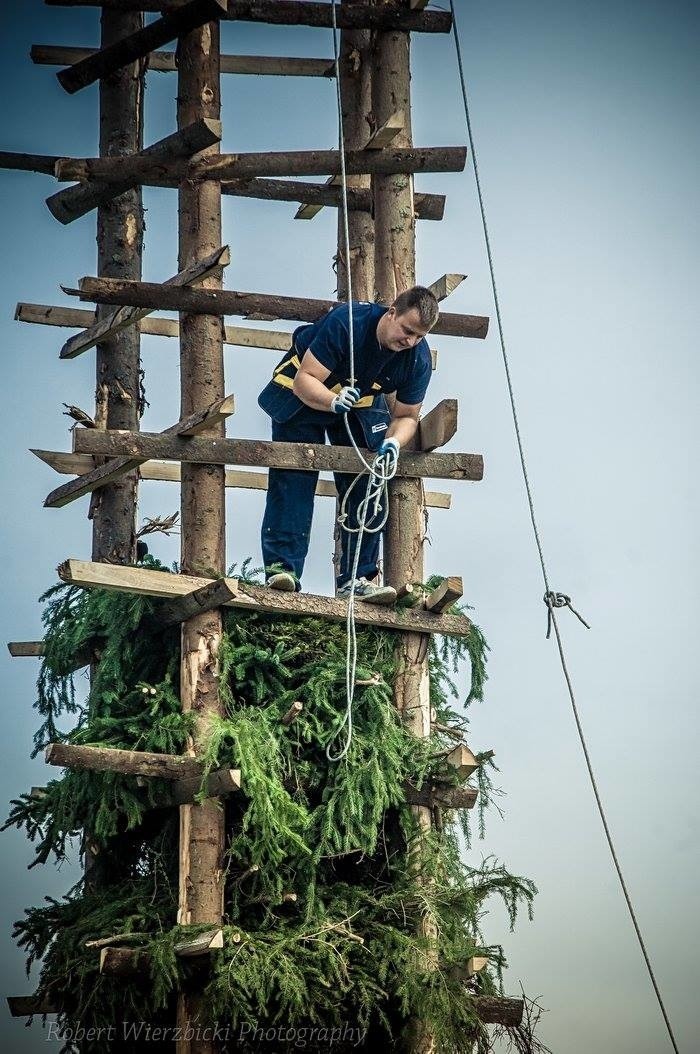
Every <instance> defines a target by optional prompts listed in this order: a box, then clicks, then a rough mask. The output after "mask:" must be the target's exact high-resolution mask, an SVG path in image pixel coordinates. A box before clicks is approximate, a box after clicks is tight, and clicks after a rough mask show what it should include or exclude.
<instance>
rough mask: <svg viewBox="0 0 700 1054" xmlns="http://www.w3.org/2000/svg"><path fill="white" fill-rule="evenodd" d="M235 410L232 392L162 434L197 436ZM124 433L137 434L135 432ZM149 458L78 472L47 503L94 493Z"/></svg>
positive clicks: (118, 460) (54, 506) (66, 501)
mask: <svg viewBox="0 0 700 1054" xmlns="http://www.w3.org/2000/svg"><path fill="white" fill-rule="evenodd" d="M233 412H234V398H233V396H232V395H227V396H225V398H223V399H218V400H217V401H216V402H215V403H212V404H211V406H207V407H206V408H205V409H204V410H198V411H197V412H196V413H194V414H190V415H189V417H185V418H183V419H182V420H181V421H178V422H177V423H176V424H174V425H171V426H170V428H166V430H165V432H163V433H162V434H163V435H179V436H183V437H190V436H195V435H197V434H198V433H199V432H202V431H204V430H205V429H207V428H212V427H214V426H216V425H218V424H220V423H221V422H222V421H225V420H226V418H227V417H230V416H231V414H232V413H233ZM95 431H99V429H95ZM121 434H122V435H124V434H126V435H133V434H134V433H132V432H127V433H121ZM147 460H149V459H148V458H139V457H117V458H115V459H114V460H113V461H108V462H107V464H105V465H99V466H98V467H97V468H93V469H92V470H91V471H90V472H86V473H85V474H84V475H82V476H78V477H77V479H72V480H71V481H70V483H64V484H63V486H61V487H56V489H55V490H52V491H51V493H50V494H48V495H47V497H46V499H45V501H44V507H45V508H47V509H60V508H62V507H63V506H64V505H68V504H69V503H70V502H71V501H75V500H76V499H77V498H81V497H82V496H83V495H84V494H92V492H93V491H95V490H99V488H100V487H104V486H105V485H106V484H107V483H112V482H113V481H114V480H115V479H119V478H120V477H121V476H124V475H126V473H127V472H131V471H132V470H133V469H135V468H138V467H139V465H140V464H141V463H142V462H143V461H147Z"/></svg>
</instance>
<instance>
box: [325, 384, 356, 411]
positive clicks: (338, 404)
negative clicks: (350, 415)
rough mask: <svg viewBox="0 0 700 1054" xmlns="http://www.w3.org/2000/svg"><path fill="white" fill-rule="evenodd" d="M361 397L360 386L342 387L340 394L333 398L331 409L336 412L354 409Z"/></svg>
mask: <svg viewBox="0 0 700 1054" xmlns="http://www.w3.org/2000/svg"><path fill="white" fill-rule="evenodd" d="M359 398H360V389H359V388H349V387H347V386H346V387H345V388H341V389H340V391H339V392H338V394H337V395H336V396H335V397H334V398H333V402H332V403H331V410H332V411H333V413H334V414H346V413H347V412H348V410H352V408H353V406H354V405H355V403H356V402H357V400H358V399H359Z"/></svg>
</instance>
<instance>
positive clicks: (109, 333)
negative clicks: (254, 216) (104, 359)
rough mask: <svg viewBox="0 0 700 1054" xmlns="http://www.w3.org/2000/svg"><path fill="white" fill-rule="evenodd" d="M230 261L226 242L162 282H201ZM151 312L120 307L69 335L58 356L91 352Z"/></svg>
mask: <svg viewBox="0 0 700 1054" xmlns="http://www.w3.org/2000/svg"><path fill="white" fill-rule="evenodd" d="M230 261H231V253H230V252H229V247H228V245H224V246H222V247H221V248H220V249H217V250H216V252H213V253H210V254H209V256H207V257H206V258H205V259H204V260H199V261H198V262H197V263H194V264H191V265H190V266H189V267H185V268H184V270H182V271H178V273H177V274H175V275H173V276H172V278H166V280H165V282H164V283H163V285H172V286H181V285H189V284H190V283H195V282H202V281H204V279H205V278H208V277H209V276H210V275H212V274H215V275H217V276H219V277H221V274H222V271H223V268H224V267H226V266H227V265H228V264H229V263H230ZM148 314H150V312H149V309H148V308H145V307H141V308H139V307H118V308H116V309H115V310H114V311H112V312H110V313H109V315H108V316H107V317H106V318H102V319H100V321H99V322H94V323H93V324H92V325H90V326H88V327H87V329H84V330H83V331H82V333H76V334H75V336H73V337H69V339H68V340H67V341H66V342H65V344H64V345H63V347H62V348H61V351H60V355H59V358H61V359H74V358H75V357H76V356H77V355H82V353H83V352H84V351H88V349H89V348H94V347H95V345H96V344H99V343H100V341H103V340H109V339H110V338H111V337H113V336H114V334H115V333H119V332H120V331H121V330H123V329H128V328H129V327H130V326H135V325H136V324H137V323H138V322H140V321H141V319H142V318H145V317H146V315H148Z"/></svg>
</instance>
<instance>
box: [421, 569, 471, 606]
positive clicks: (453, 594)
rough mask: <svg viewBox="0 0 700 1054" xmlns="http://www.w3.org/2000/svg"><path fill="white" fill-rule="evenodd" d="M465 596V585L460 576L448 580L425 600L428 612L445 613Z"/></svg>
mask: <svg viewBox="0 0 700 1054" xmlns="http://www.w3.org/2000/svg"><path fill="white" fill-rule="evenodd" d="M462 596H464V585H463V582H462V579H461V578H460V577H459V575H453V576H451V577H450V578H446V579H445V580H444V582H441V583H440V585H439V586H436V587H435V589H434V590H433V591H432V593H429V594H428V596H427V597H426V598H425V606H426V608H427V609H428V611H445V610H446V609H447V608H449V607H451V606H452V604H454V603H455V602H456V601H457V600H459V599H460V597H462Z"/></svg>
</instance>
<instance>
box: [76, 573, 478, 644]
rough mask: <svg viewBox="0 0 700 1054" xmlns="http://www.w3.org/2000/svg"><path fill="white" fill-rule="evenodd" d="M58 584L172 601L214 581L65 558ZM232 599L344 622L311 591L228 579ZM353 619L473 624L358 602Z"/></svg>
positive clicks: (460, 630)
mask: <svg viewBox="0 0 700 1054" xmlns="http://www.w3.org/2000/svg"><path fill="white" fill-rule="evenodd" d="M57 572H58V577H59V578H60V579H61V581H62V582H68V583H70V584H71V585H77V586H83V587H84V588H86V589H107V590H114V591H116V592H122V593H138V594H141V595H143V596H152V597H163V598H167V599H169V598H171V597H177V596H182V595H183V594H186V593H191V592H192V591H193V590H195V589H199V588H201V587H202V586H204V585H208V584H209V583H211V582H212V581H214V580H213V579H211V578H205V577H202V576H194V575H184V574H180V575H175V574H170V573H169V572H167V571H151V570H150V569H147V568H143V567H122V566H116V565H112V564H103V563H95V562H90V561H86V560H73V559H70V560H66V561H64V563H62V564H61V565H60V566H59V567H58V569H57ZM226 581H228V582H229V583H230V584H231V587H232V592H233V596H232V598H231V600H230V601H229V602H228V603H227V605H225V606H227V607H232V608H241V609H244V610H248V611H259V612H265V613H269V614H277V615H287V616H290V615H291V616H296V615H298V616H308V615H311V616H314V617H320V618H327V619H329V620H330V621H331V622H345V620H346V618H347V601H345V600H337V599H335V598H331V597H322V596H316V595H314V594H312V593H281V592H278V591H277V590H275V589H267V588H265V587H264V586H253V585H249V584H248V583H243V582H240V581H238V580H237V579H227V580H226ZM355 617H356V620H357V622H358V623H359V624H361V625H365V626H379V627H383V628H385V629H395V630H406V631H410V632H412V633H439V634H443V635H445V636H452V637H468V636H469V635H470V633H471V623H470V621H469V619H468V618H466V617H465V616H464V615H434V614H433V613H432V612H430V611H423V610H421V609H420V608H398V609H396V610H394V609H392V608H385V607H378V606H376V605H373V604H362V603H358V604H357V607H356V615H355Z"/></svg>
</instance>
